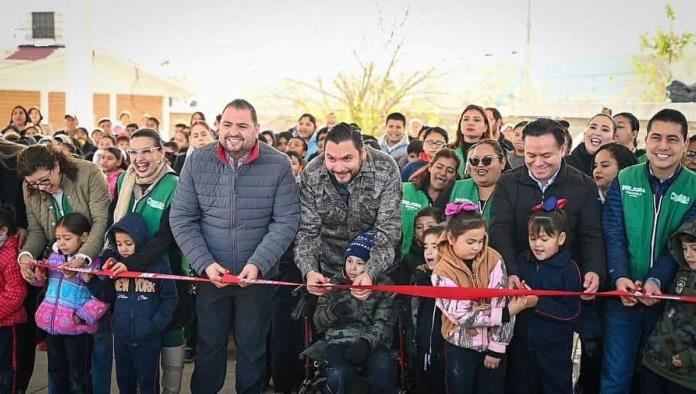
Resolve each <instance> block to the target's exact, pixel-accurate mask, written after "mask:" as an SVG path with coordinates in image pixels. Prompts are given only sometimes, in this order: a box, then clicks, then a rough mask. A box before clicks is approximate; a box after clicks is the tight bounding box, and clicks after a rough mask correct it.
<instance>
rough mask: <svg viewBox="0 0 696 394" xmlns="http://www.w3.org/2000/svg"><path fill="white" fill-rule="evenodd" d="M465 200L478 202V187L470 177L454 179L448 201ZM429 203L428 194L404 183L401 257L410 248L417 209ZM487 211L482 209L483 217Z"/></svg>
mask: <svg viewBox="0 0 696 394" xmlns="http://www.w3.org/2000/svg"><path fill="white" fill-rule="evenodd" d="M465 200H469V201H472V202H473V203H475V204H478V203H479V198H478V189H477V188H476V184H475V183H474V181H473V180H472V179H467V180H464V181H456V182H455V183H454V187H453V188H452V192H451V193H450V198H449V202H464V201H465ZM431 205H432V204H431V203H430V199H429V198H428V196H426V194H425V192H423V191H422V190H421V189H419V188H418V186H416V185H415V184H414V183H412V182H406V183H404V197H403V200H402V201H401V233H402V236H403V238H402V241H401V257H402V258H403V257H405V256H406V255H407V254H408V252H409V251H410V250H411V244H412V243H413V236H414V230H415V225H416V223H415V221H416V215H417V214H418V211H420V210H421V209H423V208H427V207H429V206H431ZM486 205H488V204H486ZM487 211H489V209H488V207H486V209H485V210H484V217H485V215H486V212H487Z"/></svg>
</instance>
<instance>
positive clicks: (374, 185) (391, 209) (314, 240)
mask: <svg viewBox="0 0 696 394" xmlns="http://www.w3.org/2000/svg"><path fill="white" fill-rule="evenodd" d="M348 191H349V192H350V196H349V199H348V204H347V205H346V204H345V203H344V202H343V200H342V199H341V197H340V195H339V194H338V191H337V190H336V186H334V184H333V183H332V181H331V176H330V174H329V172H328V171H327V170H326V167H325V165H324V157H323V156H318V157H317V158H315V159H314V160H312V162H311V163H309V165H307V168H305V170H304V172H303V173H302V176H301V177H300V205H301V216H300V229H299V231H298V232H297V237H296V238H295V264H296V265H297V266H298V268H299V269H300V271H301V272H302V277H304V276H305V275H307V273H308V272H309V271H316V272H321V273H323V274H324V275H328V276H338V275H340V274H341V272H342V271H343V267H344V266H345V261H344V257H343V253H344V252H345V250H346V248H347V247H348V244H349V243H350V241H351V240H353V239H354V238H355V237H356V236H357V235H358V234H360V233H361V232H363V231H367V230H374V232H375V246H374V247H373V248H372V251H371V253H370V260H369V262H368V264H367V269H366V270H367V273H368V274H370V276H371V277H372V278H373V279H374V278H376V277H378V276H380V275H381V274H384V273H386V272H388V271H389V270H390V268H391V267H392V266H393V265H394V264H395V253H396V252H395V248H397V247H398V245H399V243H400V241H401V200H402V194H403V188H402V186H401V177H400V176H399V167H398V166H397V165H396V162H395V161H394V159H392V158H391V156H389V155H388V154H386V153H383V152H380V151H378V150H375V149H372V148H367V159H366V160H365V161H364V162H363V165H362V168H361V169H360V172H359V173H358V174H357V175H356V177H355V178H354V179H353V180H352V181H351V182H350V183H349V184H348Z"/></svg>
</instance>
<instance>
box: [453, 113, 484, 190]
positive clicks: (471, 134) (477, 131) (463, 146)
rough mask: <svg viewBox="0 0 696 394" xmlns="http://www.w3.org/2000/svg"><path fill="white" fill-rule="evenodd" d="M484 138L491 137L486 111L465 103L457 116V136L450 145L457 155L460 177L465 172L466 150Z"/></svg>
mask: <svg viewBox="0 0 696 394" xmlns="http://www.w3.org/2000/svg"><path fill="white" fill-rule="evenodd" d="M485 138H491V126H490V125H489V124H488V117H486V111H484V110H483V108H482V107H479V106H478V105H474V104H469V105H467V106H466V108H464V111H462V114H461V116H460V117H459V122H458V123H457V137H456V139H455V140H454V144H452V146H451V148H452V149H454V152H455V153H456V154H457V157H459V168H458V169H457V170H458V173H459V176H460V177H461V178H463V177H464V174H465V173H466V152H468V151H469V148H471V146H472V145H474V144H475V143H477V142H479V141H481V140H482V139H485Z"/></svg>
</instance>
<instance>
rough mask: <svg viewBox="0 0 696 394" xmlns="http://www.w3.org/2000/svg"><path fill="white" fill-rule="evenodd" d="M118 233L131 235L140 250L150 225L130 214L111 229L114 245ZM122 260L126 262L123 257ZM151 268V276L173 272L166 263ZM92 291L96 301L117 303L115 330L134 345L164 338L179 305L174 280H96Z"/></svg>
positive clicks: (90, 284) (147, 236)
mask: <svg viewBox="0 0 696 394" xmlns="http://www.w3.org/2000/svg"><path fill="white" fill-rule="evenodd" d="M115 230H120V231H123V232H126V233H128V234H129V235H130V236H131V237H132V238H133V240H134V241H135V245H136V250H137V249H138V245H144V244H145V243H146V242H147V241H148V240H149V238H150V233H149V231H148V229H147V224H146V223H145V220H144V219H143V218H142V216H140V214H138V213H129V214H128V215H126V216H124V217H123V219H121V220H120V221H118V222H117V223H114V224H113V225H112V226H111V228H110V229H109V232H108V235H107V236H108V237H109V239H110V241H111V242H112V245H115V244H116V242H115V233H114V231H115ZM119 257H120V256H119ZM120 260H121V261H123V258H120ZM149 267H150V269H149V272H150V273H161V274H170V273H171V270H170V268H169V263H168V262H166V261H165V260H160V261H157V262H155V263H154V264H150V265H149ZM88 288H89V290H90V292H91V293H92V295H94V296H95V297H96V298H99V299H100V300H102V301H105V302H109V303H114V314H113V318H112V320H111V329H112V331H113V333H114V336H115V337H116V338H119V339H122V340H125V341H128V342H130V343H142V342H144V341H147V340H150V339H152V338H154V337H157V336H161V335H162V332H164V330H165V329H166V328H167V325H168V324H169V322H170V321H171V320H172V317H173V315H174V310H175V309H176V305H177V302H178V296H177V291H176V286H175V285H174V282H173V281H171V280H162V279H149V278H136V279H133V278H118V279H108V278H106V279H100V278H95V279H93V280H92V281H90V283H89V284H88Z"/></svg>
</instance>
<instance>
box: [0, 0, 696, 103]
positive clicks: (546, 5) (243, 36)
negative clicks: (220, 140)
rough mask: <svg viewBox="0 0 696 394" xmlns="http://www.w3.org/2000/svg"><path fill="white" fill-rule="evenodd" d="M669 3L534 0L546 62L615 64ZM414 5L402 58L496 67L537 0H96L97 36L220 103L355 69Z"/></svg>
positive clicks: (13, 27) (3, 19) (537, 48)
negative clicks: (290, 82) (529, 6)
mask: <svg viewBox="0 0 696 394" xmlns="http://www.w3.org/2000/svg"><path fill="white" fill-rule="evenodd" d="M670 3H671V4H672V5H673V7H674V9H675V11H676V13H677V18H678V23H677V26H676V27H677V29H678V30H683V29H684V28H685V27H686V26H687V23H690V26H689V27H690V29H691V30H692V31H695V30H696V22H694V19H693V18H694V15H696V2H695V1H690V0H675V1H671V2H670ZM665 4H666V2H664V1H649V0H647V1H636V0H616V1H611V0H583V1H559V0H532V59H533V66H534V70H535V73H536V74H554V73H555V75H556V77H560V78H563V77H565V76H566V75H572V74H573V73H587V72H588V69H589V72H593V73H597V74H602V73H611V72H615V71H616V70H611V69H608V68H611V67H612V66H611V64H612V63H611V62H608V61H607V59H610V58H612V57H614V58H617V57H618V58H621V57H624V58H626V57H627V55H628V54H633V53H636V52H638V50H639V46H638V44H639V38H640V34H641V33H642V32H653V31H655V30H656V29H657V28H658V27H661V26H665V25H666V21H665V17H664V6H665ZM406 8H408V9H409V11H410V16H409V18H408V19H407V21H406V25H405V27H404V29H403V30H402V32H403V35H404V39H405V47H404V51H403V57H402V62H401V63H400V65H401V68H402V70H414V69H421V68H427V67H430V66H436V67H438V68H439V69H440V70H443V71H448V70H457V69H458V67H461V66H462V65H464V64H466V63H467V62H481V64H483V65H484V67H485V66H486V65H489V66H492V65H493V64H495V62H493V61H492V60H491V59H496V62H499V61H509V62H512V63H515V62H517V63H519V62H520V61H521V59H523V53H524V51H525V50H526V40H525V38H526V29H525V26H526V23H527V1H526V0H506V1H490V2H483V1H468V0H467V1H444V0H411V1H405V0H399V1H377V0H375V1H361V0H355V1H345V0H316V1H301V0H295V1H292V0H289V1H282V2H281V1H249V0H244V1H239V0H231V1H230V0H219V1H205V0H201V1H197V2H184V1H171V0H119V1H106V0H103V1H102V0H95V1H93V2H92V14H93V19H92V20H93V25H92V31H93V34H92V44H93V46H94V47H95V48H98V49H103V50H106V51H109V52H111V53H114V54H116V55H118V56H121V57H124V58H127V59H132V60H133V61H135V62H137V63H139V64H142V65H143V66H145V67H147V68H149V69H151V70H157V71H159V72H162V73H166V74H170V75H176V76H179V77H183V78H185V79H186V80H187V84H188V85H189V86H191V87H192V88H193V89H194V90H195V91H197V92H198V93H199V96H200V98H201V102H202V103H203V105H204V106H208V107H209V108H211V110H213V111H214V109H212V108H216V107H217V106H219V105H221V104H222V103H223V102H224V101H226V100H228V99H229V98H232V97H237V96H253V95H259V94H263V93H264V90H268V89H271V88H273V87H274V86H278V83H279V82H280V81H282V80H283V79H285V78H299V79H303V78H305V79H306V78H312V77H315V76H317V75H324V76H330V75H334V74H336V73H338V72H341V71H344V72H345V71H352V70H355V68H356V63H355V61H354V59H353V57H352V51H353V50H358V51H359V53H361V54H362V56H363V57H365V58H366V59H369V58H373V57H378V56H379V54H380V53H383V50H384V48H383V44H384V43H385V41H386V40H387V33H388V32H389V31H391V30H392V29H390V26H392V25H393V24H394V23H396V21H399V20H400V19H401V16H402V15H403V12H404V10H405V9H406ZM49 10H55V11H56V12H63V13H65V12H69V10H70V2H69V1H66V0H50V1H49V0H25V1H21V2H19V1H15V2H13V3H12V7H7V6H6V7H4V9H3V12H2V13H0V26H2V27H0V47H12V46H15V45H17V44H19V43H22V42H23V41H24V40H23V38H24V34H25V32H24V31H22V30H20V29H22V28H26V27H28V22H29V13H30V12H31V11H49ZM689 18H690V20H689ZM380 20H382V22H383V26H380ZM66 45H67V46H69V43H67V42H66ZM513 51H517V52H518V54H517V55H513V54H511V53H512V52H513ZM486 54H488V55H492V56H484V55H486ZM164 62H167V63H166V65H165V66H160V64H162V63H164ZM486 62H488V63H486ZM607 63H608V64H609V65H607ZM559 64H562V65H563V66H562V67H561V66H558V65H559ZM568 65H570V66H568ZM572 65H582V67H580V68H576V67H572ZM595 65H596V69H595V67H594V66H595ZM456 77H457V76H456V75H454V76H452V78H456Z"/></svg>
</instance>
